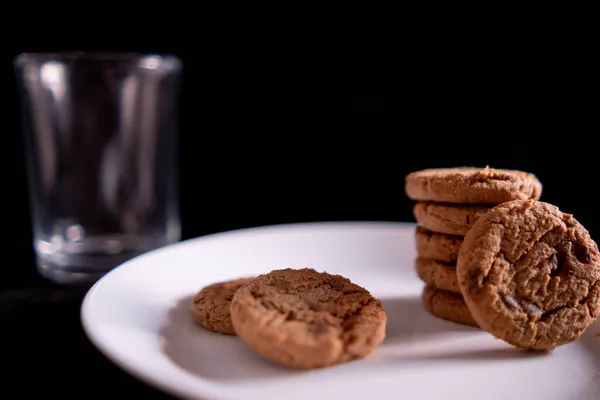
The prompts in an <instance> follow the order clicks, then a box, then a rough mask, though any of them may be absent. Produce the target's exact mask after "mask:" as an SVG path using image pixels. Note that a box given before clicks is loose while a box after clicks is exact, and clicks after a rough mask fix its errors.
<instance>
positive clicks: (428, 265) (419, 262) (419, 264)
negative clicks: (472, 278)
mask: <svg viewBox="0 0 600 400" xmlns="http://www.w3.org/2000/svg"><path fill="white" fill-rule="evenodd" d="M415 264H416V268H417V275H418V276H419V278H420V279H421V280H422V281H423V282H425V283H426V284H428V285H431V286H434V287H436V288H438V289H441V290H446V291H448V292H453V293H460V287H459V286H458V279H457V278H456V266H455V265H452V264H446V263H443V262H440V261H437V260H430V259H427V258H417V259H416V260H415Z"/></svg>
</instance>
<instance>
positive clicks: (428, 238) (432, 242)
mask: <svg viewBox="0 0 600 400" xmlns="http://www.w3.org/2000/svg"><path fill="white" fill-rule="evenodd" d="M462 241H463V238H462V236H457V235H446V234H443V233H437V232H433V231H430V230H429V229H425V228H422V227H420V226H417V228H416V229H415V245H416V248H417V255H418V256H419V257H421V258H429V259H432V260H438V261H442V262H448V263H455V262H456V259H457V258H458V251H459V250H460V245H461V244H462Z"/></svg>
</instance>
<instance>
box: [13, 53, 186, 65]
mask: <svg viewBox="0 0 600 400" xmlns="http://www.w3.org/2000/svg"><path fill="white" fill-rule="evenodd" d="M47 61H58V62H64V61H98V62H102V61H109V62H137V63H138V66H140V67H142V68H147V69H168V70H179V69H181V68H182V62H181V59H180V58H179V57H178V56H176V55H174V54H162V53H144V52H135V51H123V52H119V51H57V52H23V53H20V54H18V55H16V56H15V57H14V59H13V63H14V65H15V66H18V65H21V64H27V63H30V62H34V63H43V62H47Z"/></svg>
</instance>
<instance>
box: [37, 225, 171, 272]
mask: <svg viewBox="0 0 600 400" xmlns="http://www.w3.org/2000/svg"><path fill="white" fill-rule="evenodd" d="M165 244H168V243H165V240H164V238H156V237H147V236H146V237H136V236H134V237H125V236H113V237H95V238H87V239H85V240H83V241H80V242H78V243H67V244H61V245H60V246H56V245H54V246H53V245H52V244H51V243H48V242H47V241H38V242H37V243H36V245H37V252H36V253H37V269H38V272H39V274H40V275H41V276H43V277H44V278H46V279H49V280H51V281H53V282H56V283H60V284H88V283H94V282H95V281H97V280H98V279H100V278H101V277H102V276H104V275H105V274H106V273H108V272H109V271H111V270H112V269H113V268H115V267H116V266H118V265H120V264H122V263H124V262H125V261H128V260H130V259H132V258H133V257H136V256H138V255H140V254H143V253H145V252H147V251H150V250H153V249H156V248H158V247H161V246H163V245H165ZM49 250H52V251H49Z"/></svg>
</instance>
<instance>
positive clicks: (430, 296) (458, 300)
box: [421, 285, 478, 328]
mask: <svg viewBox="0 0 600 400" xmlns="http://www.w3.org/2000/svg"><path fill="white" fill-rule="evenodd" d="M421 300H422V301H423V306H424V307H425V309H426V310H427V311H429V312H430V313H431V314H433V315H435V316H436V317H440V318H443V319H446V320H448V321H452V322H456V323H458V324H462V325H468V326H473V327H476V328H478V325H477V322H476V321H475V319H473V316H472V315H471V312H470V311H469V308H468V307H467V304H466V303H465V301H464V300H463V298H462V296H461V295H460V294H457V293H452V292H447V291H445V290H440V289H437V288H435V287H432V286H429V285H428V286H425V287H424V288H423V293H422V296H421Z"/></svg>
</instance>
